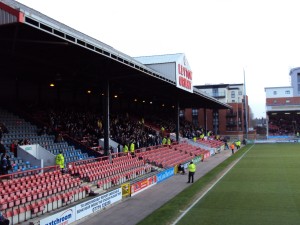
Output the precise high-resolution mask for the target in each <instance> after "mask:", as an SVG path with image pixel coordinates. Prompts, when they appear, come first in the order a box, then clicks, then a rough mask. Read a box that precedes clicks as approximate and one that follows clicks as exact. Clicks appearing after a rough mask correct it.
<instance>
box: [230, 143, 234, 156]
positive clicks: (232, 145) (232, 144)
mask: <svg viewBox="0 0 300 225" xmlns="http://www.w3.org/2000/svg"><path fill="white" fill-rule="evenodd" d="M234 147H235V146H234V143H233V142H232V143H231V145H230V148H231V152H232V155H233V154H234Z"/></svg>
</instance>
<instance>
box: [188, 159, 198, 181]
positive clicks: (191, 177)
mask: <svg viewBox="0 0 300 225" xmlns="http://www.w3.org/2000/svg"><path fill="white" fill-rule="evenodd" d="M188 170H189V181H188V183H190V181H192V183H194V174H195V172H196V165H195V164H194V163H193V161H191V162H190V164H189V166H188Z"/></svg>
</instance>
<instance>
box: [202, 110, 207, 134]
mask: <svg viewBox="0 0 300 225" xmlns="http://www.w3.org/2000/svg"><path fill="white" fill-rule="evenodd" d="M203 111H204V114H203V116H204V131H205V135H206V134H207V113H206V108H204V109H203Z"/></svg>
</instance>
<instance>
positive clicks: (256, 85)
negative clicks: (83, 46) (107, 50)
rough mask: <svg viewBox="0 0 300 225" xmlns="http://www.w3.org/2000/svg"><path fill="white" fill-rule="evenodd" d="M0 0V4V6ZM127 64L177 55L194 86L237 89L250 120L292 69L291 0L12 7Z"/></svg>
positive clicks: (295, 52)
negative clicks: (81, 36)
mask: <svg viewBox="0 0 300 225" xmlns="http://www.w3.org/2000/svg"><path fill="white" fill-rule="evenodd" d="M0 1H1V0H0ZM19 2H20V3H23V4H25V5H27V6H28V7H31V8H33V9H35V10H37V11H39V12H41V13H43V14H45V15H47V16H49V17H51V18H53V19H56V20H58V21H59V22H62V23H64V24H66V25H68V26H70V27H72V28H74V29H76V30H79V31H81V32H83V33H85V34H87V35H89V36H91V37H93V38H96V39H98V40H99V41H102V42H104V43H106V44H108V45H110V46H112V47H113V48H115V49H117V50H119V51H121V52H123V53H125V54H127V55H129V56H132V57H136V56H147V55H161V54H171V53H184V54H185V55H186V58H187V60H188V62H189V65H190V67H191V70H192V72H193V82H194V85H204V84H219V83H243V82H244V75H243V74H244V73H243V70H245V77H246V93H247V95H248V97H249V104H250V107H251V109H252V112H253V113H254V117H262V116H265V90H264V88H265V87H278V86H290V76H289V72H290V69H291V68H294V67H300V61H299V57H300V56H299V52H300V29H299V21H300V19H299V6H300V1H299V0H185V1H182V0H181V1H179V0H152V1H141V0H109V1H101V0H85V1H75V0H20V1H19Z"/></svg>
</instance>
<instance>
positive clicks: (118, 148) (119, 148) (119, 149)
mask: <svg viewBox="0 0 300 225" xmlns="http://www.w3.org/2000/svg"><path fill="white" fill-rule="evenodd" d="M117 151H118V153H120V152H121V145H120V144H118V147H117Z"/></svg>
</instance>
